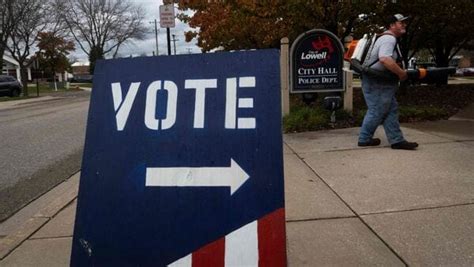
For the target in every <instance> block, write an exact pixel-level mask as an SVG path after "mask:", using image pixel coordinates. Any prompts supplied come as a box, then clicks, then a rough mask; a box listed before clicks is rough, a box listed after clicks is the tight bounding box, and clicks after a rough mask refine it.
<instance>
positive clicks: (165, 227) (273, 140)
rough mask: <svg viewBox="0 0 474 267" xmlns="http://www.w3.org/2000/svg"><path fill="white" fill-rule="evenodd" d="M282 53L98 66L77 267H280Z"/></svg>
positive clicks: (75, 259) (282, 232) (119, 61)
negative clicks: (280, 66)
mask: <svg viewBox="0 0 474 267" xmlns="http://www.w3.org/2000/svg"><path fill="white" fill-rule="evenodd" d="M280 105H281V102H280V73H279V52H278V51H277V50H260V51H246V52H234V53H224V52H223V53H215V54H201V55H182V56H173V57H143V58H129V59H114V60H105V61H99V62H98V64H97V65H96V69H95V73H94V85H93V90H92V95H91V103H90V109H89V118H88V124H87V132H86V142H85V149H84V157H83V162H82V163H83V166H82V172H81V180H80V187H79V195H78V204H77V214H76V221H75V228H74V238H73V246H72V256H71V265H72V266H285V265H286V252H285V213H284V189H283V155H282V135H281V109H280Z"/></svg>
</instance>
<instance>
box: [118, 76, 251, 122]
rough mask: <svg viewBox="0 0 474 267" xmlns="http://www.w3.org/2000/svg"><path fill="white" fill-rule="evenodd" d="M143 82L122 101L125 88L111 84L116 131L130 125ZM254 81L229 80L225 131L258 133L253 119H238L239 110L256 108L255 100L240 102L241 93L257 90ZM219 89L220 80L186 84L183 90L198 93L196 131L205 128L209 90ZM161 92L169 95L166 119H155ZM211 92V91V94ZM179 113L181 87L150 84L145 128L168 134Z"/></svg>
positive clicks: (156, 83)
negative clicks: (131, 112)
mask: <svg viewBox="0 0 474 267" xmlns="http://www.w3.org/2000/svg"><path fill="white" fill-rule="evenodd" d="M140 85H141V83H140V82H133V83H131V84H130V86H129V89H128V91H127V94H126V95H125V98H123V97H122V87H121V84H120V83H118V82H115V83H112V84H111V87H112V98H113V102H114V110H115V120H116V123H117V131H123V130H124V128H125V125H126V124H127V120H128V117H129V115H130V111H131V109H132V106H133V103H134V102H135V98H136V96H137V93H138V90H139V88H140ZM255 85H256V80H255V77H252V76H249V77H234V78H228V79H226V87H225V90H226V92H225V97H226V98H225V110H224V111H223V112H225V116H224V117H225V121H224V125H223V126H224V128H225V129H255V128H256V127H257V125H256V119H255V118H254V117H243V118H242V117H238V116H237V111H238V109H252V108H254V99H253V98H251V97H245V98H239V97H238V89H240V88H250V87H255ZM215 88H217V79H189V80H185V81H184V89H194V90H195V102H194V113H193V115H194V120H193V128H195V129H202V128H204V127H205V117H206V116H205V114H206V93H208V92H207V91H206V89H215ZM160 90H166V91H167V95H168V97H167V99H166V103H167V104H166V117H165V118H164V119H158V118H157V117H156V109H157V97H158V93H159V91H160ZM211 92H212V91H211ZM177 110H178V86H177V85H176V84H175V83H174V82H173V81H162V80H157V81H153V82H152V83H150V84H149V85H148V87H147V90H146V99H145V117H144V123H145V126H146V127H147V128H148V129H150V130H155V131H156V130H167V129H170V128H172V127H173V126H174V125H175V123H176V114H177Z"/></svg>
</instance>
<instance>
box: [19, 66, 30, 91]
mask: <svg viewBox="0 0 474 267" xmlns="http://www.w3.org/2000/svg"><path fill="white" fill-rule="evenodd" d="M20 76H21V83H22V84H23V95H24V96H28V69H27V68H26V67H25V66H24V65H23V64H20Z"/></svg>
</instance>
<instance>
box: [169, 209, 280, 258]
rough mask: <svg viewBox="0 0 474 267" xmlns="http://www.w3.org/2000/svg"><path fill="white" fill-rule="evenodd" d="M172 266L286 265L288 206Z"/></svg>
mask: <svg viewBox="0 0 474 267" xmlns="http://www.w3.org/2000/svg"><path fill="white" fill-rule="evenodd" d="M168 266H169V267H201V266H215V267H224V266H225V267H231V266H259V267H262V266H272V267H273V266H275V267H279V266H286V249H285V210H284V209H283V208H282V209H278V210H276V211H274V212H272V213H270V214H268V215H266V216H264V217H262V218H260V219H259V220H256V221H253V222H251V223H248V224H246V225H244V226H242V227H241V228H239V229H237V230H235V231H233V232H231V233H229V234H228V235H226V236H225V237H223V238H220V239H218V240H216V241H214V242H212V243H210V244H208V245H206V246H204V247H202V248H200V249H199V250H197V251H195V252H193V253H191V254H188V255H187V256H185V257H183V258H181V259H179V260H177V261H175V262H173V263H171V264H170V265H168Z"/></svg>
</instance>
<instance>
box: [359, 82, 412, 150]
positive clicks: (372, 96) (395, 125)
mask: <svg viewBox="0 0 474 267" xmlns="http://www.w3.org/2000/svg"><path fill="white" fill-rule="evenodd" d="M397 89H398V82H394V81H391V82H386V81H382V80H379V79H374V78H372V77H367V76H363V77H362V91H363V92H364V98H365V102H366V104H367V107H368V110H367V113H366V114H365V117H364V121H363V123H362V127H361V129H360V134H359V142H362V143H365V142H369V141H370V140H371V138H372V137H373V136H374V132H375V130H376V129H377V127H378V126H379V125H380V124H383V127H384V129H385V134H386V135H387V139H388V142H389V143H390V144H395V143H398V142H402V141H404V140H405V139H404V138H403V133H402V131H401V130H400V123H399V122H398V103H397V100H396V99H395V92H396V91H397Z"/></svg>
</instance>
